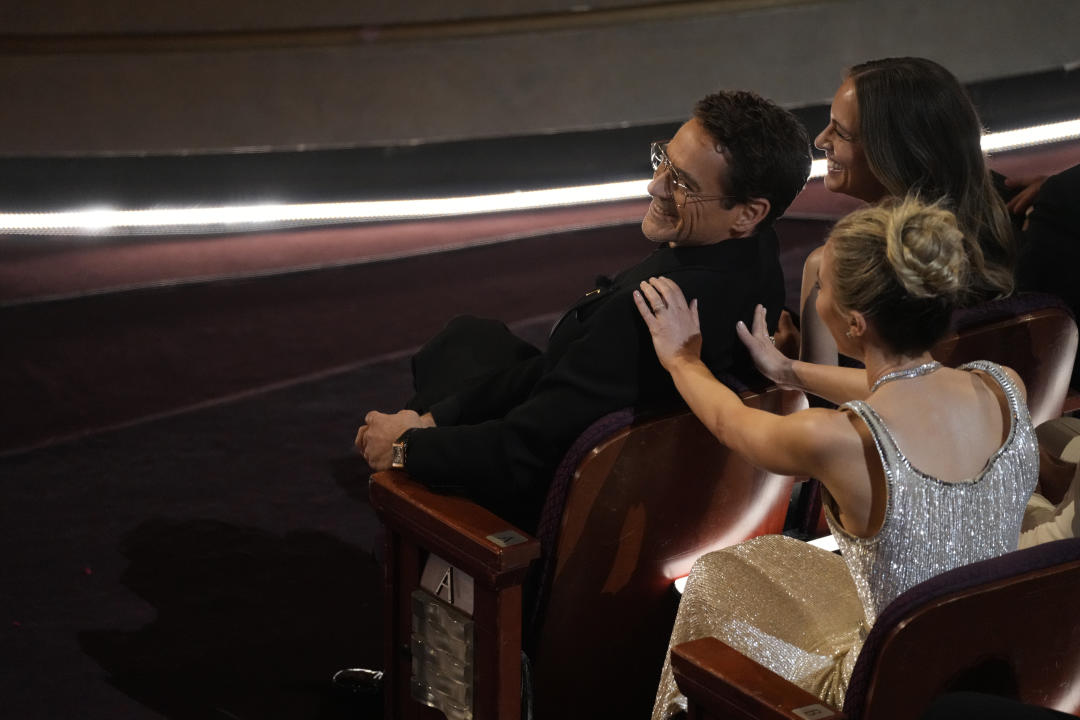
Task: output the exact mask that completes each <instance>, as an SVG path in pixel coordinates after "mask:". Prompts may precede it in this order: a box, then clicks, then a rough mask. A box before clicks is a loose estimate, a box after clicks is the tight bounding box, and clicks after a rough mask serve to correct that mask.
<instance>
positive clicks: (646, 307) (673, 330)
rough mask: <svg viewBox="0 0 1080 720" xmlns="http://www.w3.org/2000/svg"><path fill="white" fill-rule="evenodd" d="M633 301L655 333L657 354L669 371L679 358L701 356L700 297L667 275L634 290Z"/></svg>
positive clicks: (680, 359) (653, 333)
mask: <svg viewBox="0 0 1080 720" xmlns="http://www.w3.org/2000/svg"><path fill="white" fill-rule="evenodd" d="M634 304H635V305H637V309H638V312H640V313H641V317H642V318H644V319H645V324H646V325H647V326H648V327H649V334H650V335H652V341H653V347H654V348H655V349H656V356H657V358H659V360H660V364H661V365H663V366H664V367H665V368H666V369H667V370H668V371H671V370H673V369H674V367H675V366H676V365H678V364H679V362H682V361H695V360H700V359H701V323H700V321H699V319H698V309H697V300H696V299H695V300H691V301H690V302H689V303H687V302H686V296H685V295H683V292H682V290H681V289H680V288H679V286H678V285H676V284H675V282H674V281H672V280H670V279H668V278H666V277H658V278H656V277H654V278H649V279H648V281H646V282H642V283H641V285H640V287H639V289H638V290H635V291H634Z"/></svg>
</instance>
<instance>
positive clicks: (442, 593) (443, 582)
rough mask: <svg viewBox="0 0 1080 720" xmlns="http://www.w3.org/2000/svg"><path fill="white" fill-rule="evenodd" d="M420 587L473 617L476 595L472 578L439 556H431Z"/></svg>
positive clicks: (426, 563) (421, 578)
mask: <svg viewBox="0 0 1080 720" xmlns="http://www.w3.org/2000/svg"><path fill="white" fill-rule="evenodd" d="M420 587H422V588H424V589H425V590H427V591H428V592H429V593H431V594H432V595H434V596H435V597H437V598H439V599H440V600H442V601H443V602H446V603H449V604H450V605H453V606H454V607H456V608H457V609H459V610H461V611H462V612H464V613H466V614H467V615H472V612H473V595H474V587H473V579H472V577H471V576H470V575H469V574H468V573H466V572H462V571H461V570H459V569H457V568H456V567H454V566H453V565H451V564H450V563H448V562H446V561H445V560H443V559H442V558H441V557H439V556H438V555H429V556H428V559H427V562H425V563H424V571H423V574H422V575H421V577H420Z"/></svg>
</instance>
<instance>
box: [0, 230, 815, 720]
mask: <svg viewBox="0 0 1080 720" xmlns="http://www.w3.org/2000/svg"><path fill="white" fill-rule="evenodd" d="M820 226H821V224H820V223H817V224H815V223H810V224H808V225H807V226H806V227H805V228H801V229H800V227H799V226H797V225H792V226H789V227H788V229H787V232H788V234H787V236H786V238H785V239H786V240H787V242H785V268H787V269H789V274H790V273H791V270H790V269H791V268H793V267H799V266H800V265H801V262H802V257H804V256H805V253H806V251H807V250H808V249H809V247H810V246H812V244H813V240H814V239H816V237H817V236H818V235H819V233H820ZM639 237H640V236H639ZM791 238H794V241H791ZM624 242H625V240H624V237H622V236H620V235H619V233H617V232H615V231H613V230H610V229H609V230H605V231H603V232H600V233H599V234H589V232H585V231H583V232H580V233H573V234H568V235H566V236H562V237H561V238H559V239H558V241H557V242H556V241H551V240H550V239H549V240H548V241H547V242H545V241H544V240H538V239H530V240H527V241H517V242H514V243H507V244H504V245H502V246H498V247H491V248H474V249H470V250H465V251H456V252H454V253H445V254H442V255H437V256H436V255H432V256H424V257H420V258H415V259H413V260H411V261H395V262H392V263H378V264H372V265H370V266H366V267H361V266H357V267H354V268H338V269H331V270H327V271H325V272H320V273H305V274H301V275H285V276H281V277H267V278H260V279H252V280H244V281H228V282H224V283H222V284H218V285H212V286H192V287H190V288H184V287H175V288H161V289H156V290H146V291H140V292H137V293H134V294H132V293H128V294H125V295H124V297H123V298H120V297H119V296H111V297H110V296H91V297H88V298H85V299H83V300H81V301H80V300H69V301H65V304H63V306H61V305H56V304H49V307H48V308H45V307H44V306H43V307H35V306H34V305H33V304H25V305H20V306H18V307H16V308H0V321H4V322H5V323H6V326H7V328H8V329H9V330H10V329H11V328H18V329H21V331H22V332H24V333H26V334H25V335H24V336H22V337H20V335H19V334H14V335H12V334H8V335H7V337H9V338H10V337H14V338H16V340H17V342H16V343H15V344H8V345H7V349H6V351H5V352H3V353H0V356H3V357H0V360H4V362H3V366H4V367H6V368H9V369H11V368H14V369H15V370H17V371H18V372H17V374H16V375H15V376H12V375H9V376H8V377H7V378H5V379H4V383H5V387H6V388H7V389H8V390H10V392H9V393H8V395H7V397H6V399H5V400H6V405H7V408H6V410H5V418H4V420H5V422H4V427H5V432H6V433H8V438H7V442H6V443H0V447H7V448H9V451H8V454H6V455H4V456H0V497H2V498H3V500H2V502H0V538H2V539H3V545H2V547H3V548H4V550H5V554H4V561H3V563H2V564H0V667H3V668H4V672H3V673H0V716H2V717H4V718H17V719H24V718H25V719H29V720H34V719H37V718H76V717H78V718H95V719H96V718H132V719H134V720H142V719H144V718H145V719H150V718H171V719H174V720H176V719H187V718H191V719H196V718H211V719H214V720H217V719H219V718H220V719H222V720H224V719H236V718H241V719H243V720H248V719H251V720H255V719H260V720H261V719H274V718H282V719H283V720H284V719H289V720H299V719H302V718H303V719H306V718H317V719H325V720H337V718H345V717H350V718H358V717H361V718H362V717H375V716H377V715H378V714H379V702H378V699H377V698H375V699H365V698H349V697H344V696H341V695H338V694H335V692H334V690H333V689H332V688H331V686H330V684H329V677H330V675H331V673H332V672H333V671H334V670H336V669H338V668H340V667H344V666H349V665H363V666H371V667H379V666H380V665H381V650H382V649H381V623H380V611H381V578H380V573H379V568H378V566H377V564H376V562H375V560H374V559H373V556H372V552H373V549H374V547H375V545H376V542H377V539H376V538H377V521H376V519H375V517H374V514H373V512H372V510H371V508H370V507H369V505H368V503H367V483H366V476H367V468H366V466H365V465H364V464H363V462H362V461H361V460H359V459H358V458H357V457H356V456H355V455H353V454H352V451H351V446H352V439H353V433H354V432H355V430H356V427H357V426H358V425H359V424H360V422H361V419H362V415H363V413H364V412H365V411H366V410H369V409H373V408H378V409H386V410H392V409H396V408H397V407H399V406H400V405H401V403H402V402H403V401H404V400H405V399H406V398H407V397H408V395H409V394H410V393H409V390H410V388H409V383H410V379H409V368H408V360H407V358H408V356H409V354H410V349H411V348H412V347H415V345H416V344H417V343H418V342H420V341H421V340H422V338H423V337H426V336H427V335H430V334H431V333H432V332H433V331H434V330H435V329H437V328H438V327H439V326H441V325H442V323H443V322H444V321H445V320H446V319H448V318H449V317H450V316H452V315H453V314H456V313H458V312H462V311H472V312H477V313H481V314H487V315H492V316H496V317H502V318H504V319H507V320H510V321H513V322H512V323H511V324H512V327H513V328H514V329H515V331H517V332H519V333H520V334H522V335H524V336H525V337H527V338H528V339H530V340H532V341H533V342H537V343H542V342H543V339H544V337H545V335H546V332H547V329H548V328H549V327H550V326H551V323H552V322H553V320H554V319H555V317H557V315H553V314H552V313H554V312H555V311H557V310H558V309H559V308H561V307H564V306H565V305H567V304H569V302H570V301H572V300H573V298H574V296H575V295H576V294H577V292H579V291H580V290H581V289H582V288H583V287H587V286H588V284H589V282H590V281H591V279H592V277H593V275H595V273H597V272H604V271H607V272H611V271H614V270H617V269H619V268H620V267H624V266H626V265H629V264H630V263H631V262H632V261H633V259H632V258H633V257H637V256H639V255H640V254H643V252H647V251H648V246H647V245H641V246H640V247H639V246H632V248H629V249H628V248H626V247H624V246H623V245H622V243H624ZM613 250H615V251H613ZM627 255H631V256H632V258H631V259H627V257H626V256H627ZM420 270H422V271H423V272H422V273H421V272H420ZM789 280H791V278H790V277H789ZM797 282H798V280H797V277H796V278H795V281H794V287H796V288H797ZM789 284H792V283H790V282H789ZM380 293H381V294H380ZM378 298H381V299H382V301H381V302H376V300H377V299H378ZM344 299H348V303H344ZM335 308H338V309H339V310H340V312H338V313H337V314H333V313H332V311H333V310H334V309H335ZM35 313H37V315H35ZM328 313H330V314H329V315H328ZM365 316H369V317H371V318H372V324H371V326H370V327H365V326H363V325H361V324H360V323H359V322H358V321H359V319H361V318H363V317H365ZM61 321H62V322H61ZM50 322H53V323H54V324H52V325H50V324H49V323H50ZM117 338H126V339H125V340H124V341H123V343H122V344H120V345H118V344H117V343H118V342H119V341H118V340H117ZM23 339H25V345H21V346H20V345H19V343H20V342H22V341H23ZM96 339H100V341H98V340H96ZM5 357H6V360H5ZM163 359H164V360H163ZM343 364H345V365H347V367H348V369H346V370H344V371H337V372H334V371H333V368H335V367H340V366H341V365H343ZM320 373H321V375H320ZM305 374H307V378H308V379H306V380H302V381H296V378H297V377H303V376H304V375H305ZM20 378H22V379H21V380H20ZM275 382H277V383H279V384H280V386H279V387H278V388H277V389H271V390H262V391H252V390H253V388H255V389H257V388H259V387H264V388H265V387H266V386H267V385H272V384H273V383H275ZM20 383H23V384H26V385H32V387H26V388H23V391H22V392H16V390H18V388H19V386H20ZM94 383H96V385H95V384H94ZM289 383H292V384H289ZM129 384H130V385H134V386H135V388H134V389H133V390H132V391H131V392H128V393H123V392H118V390H117V389H118V388H123V387H125V386H126V385H129ZM221 398H225V401H222V400H221ZM16 399H18V400H19V403H16V402H15V400H16ZM202 401H209V403H210V404H205V405H203V406H201V407H196V408H195V409H189V410H186V411H182V412H179V410H182V408H183V407H184V406H185V404H187V405H190V403H192V402H202ZM139 418H144V419H143V420H141V421H140V420H139ZM116 423H120V424H119V425H116V426H114V427H113V429H107V428H108V426H110V425H114V424H116ZM101 428H106V429H104V430H102V429H101ZM71 432H83V433H89V434H84V435H71V436H69V437H68V439H66V440H63V441H61V442H54V443H52V444H48V445H45V446H44V447H40V448H38V449H34V450H25V451H17V450H14V448H17V447H19V446H20V445H25V444H28V443H31V444H32V443H34V442H38V441H41V440H42V438H47V437H48V436H49V434H50V433H52V434H58V435H64V434H67V433H71ZM20 433H21V434H20ZM13 436H17V437H19V438H22V442H12V437H13Z"/></svg>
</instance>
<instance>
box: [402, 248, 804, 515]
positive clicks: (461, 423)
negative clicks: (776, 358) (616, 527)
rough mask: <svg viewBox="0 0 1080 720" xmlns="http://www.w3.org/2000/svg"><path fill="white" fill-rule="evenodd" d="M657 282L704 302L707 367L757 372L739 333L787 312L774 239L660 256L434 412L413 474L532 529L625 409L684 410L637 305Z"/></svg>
mask: <svg viewBox="0 0 1080 720" xmlns="http://www.w3.org/2000/svg"><path fill="white" fill-rule="evenodd" d="M660 275H664V276H666V277H669V278H671V279H672V280H674V281H675V282H676V283H678V285H679V286H680V287H681V288H682V290H683V292H684V293H685V294H686V296H687V299H688V300H689V299H693V298H697V299H698V309H699V314H700V318H701V328H702V337H703V349H702V357H703V359H704V361H705V363H706V364H707V365H708V367H709V368H710V369H711V370H712V371H713V372H714V373H719V372H722V371H731V372H735V374H736V375H739V374H745V373H750V372H752V364H751V363H750V360H749V356H748V354H747V353H746V350H745V348H744V347H743V346H742V343H741V342H740V341H739V340H738V337H737V336H736V334H735V323H736V321H738V320H743V321H745V322H746V323H747V324H749V323H750V321H751V319H752V317H753V310H754V306H755V305H756V304H757V303H761V304H763V305H765V307H766V308H768V310H769V318H770V327H775V323H776V318H777V317H778V316H779V313H780V309H781V306H782V305H783V302H784V281H783V274H782V271H781V268H780V261H779V250H778V242H777V238H776V235H775V233H774V232H773V231H772V230H767V231H765V232H763V233H761V234H759V235H757V236H754V237H750V238H739V239H730V240H725V241H723V242H720V243H716V244H713V245H706V246H700V247H685V248H669V247H666V246H663V247H660V248H657V249H656V250H655V251H654V252H653V253H652V254H651V255H649V256H648V257H647V258H645V260H643V261H642V262H641V263H639V264H638V265H635V266H634V267H632V268H630V269H628V270H625V271H624V272H622V273H620V274H619V275H617V276H616V277H615V278H614V280H613V281H612V282H611V283H610V284H609V285H606V286H602V287H598V288H596V289H595V290H592V291H590V292H589V293H587V294H586V295H585V296H584V297H582V298H581V299H580V300H579V301H578V302H577V303H576V304H575V305H574V306H573V307H571V308H570V310H568V311H567V312H566V314H565V315H563V317H562V318H561V319H560V320H559V322H558V323H557V324H556V326H555V327H554V329H553V330H552V333H551V337H550V339H549V344H548V348H547V351H546V352H544V353H543V354H541V355H538V356H536V357H533V358H530V359H528V360H525V361H522V362H520V363H518V364H516V365H514V366H512V367H510V368H508V369H506V370H504V371H502V372H499V373H496V374H494V375H492V376H490V377H489V378H487V379H486V381H485V382H483V383H480V384H478V385H475V386H472V387H470V388H468V389H466V390H464V391H462V392H461V393H458V394H457V395H454V396H452V397H450V398H447V399H446V400H444V401H442V402H440V403H437V404H436V405H434V406H433V407H432V408H431V412H432V415H433V416H434V418H435V421H436V423H437V425H438V426H437V427H434V428H427V429H421V430H416V431H415V432H413V433H412V435H411V437H410V440H409V447H408V460H407V465H406V468H407V470H408V471H409V474H410V475H412V476H413V477H414V478H416V479H418V480H420V481H421V482H423V483H425V484H426V485H428V486H429V487H432V488H435V489H442V490H446V491H450V492H457V493H460V494H464V495H467V496H469V497H471V498H473V499H475V500H477V501H478V502H479V503H480V504H482V505H484V506H486V507H488V508H489V509H491V510H493V511H495V512H496V513H497V514H499V515H500V516H501V517H504V518H506V519H507V520H508V521H510V522H513V523H514V524H516V525H518V526H520V527H522V528H524V529H525V530H528V531H534V530H535V528H536V525H537V521H538V519H539V518H538V516H539V512H540V509H541V508H542V506H543V502H544V497H545V494H546V491H547V487H548V484H549V483H550V481H551V476H552V473H553V472H554V469H555V467H556V466H557V465H558V463H559V461H560V460H561V458H562V456H563V454H564V453H565V452H566V450H567V449H568V448H569V447H570V445H571V444H572V443H573V442H574V440H575V439H576V438H577V436H578V435H579V434H581V432H582V431H583V430H584V429H585V428H587V427H588V426H589V425H590V424H591V423H592V422H593V421H595V420H597V419H598V418H600V417H602V416H604V415H606V414H607V413H609V412H613V411H615V410H618V409H621V408H624V407H631V406H632V407H649V408H655V407H663V406H670V405H674V404H676V403H677V402H678V401H679V397H678V393H677V392H676V390H675V386H674V383H673V382H672V380H671V377H670V375H669V374H668V373H667V371H665V370H664V369H663V367H662V366H661V365H660V363H659V361H658V360H657V359H656V353H655V351H654V350H653V346H652V340H651V338H650V336H649V331H648V328H647V327H646V325H645V322H644V320H642V318H641V316H640V315H639V313H638V310H637V307H636V306H635V305H634V301H633V297H632V293H633V291H634V290H635V289H636V288H637V287H638V283H640V282H641V281H642V280H646V279H648V278H649V277H652V276H660Z"/></svg>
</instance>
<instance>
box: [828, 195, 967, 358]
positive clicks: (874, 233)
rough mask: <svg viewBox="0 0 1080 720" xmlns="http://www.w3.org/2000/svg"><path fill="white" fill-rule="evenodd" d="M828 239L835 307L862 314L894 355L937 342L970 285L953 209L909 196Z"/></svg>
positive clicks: (862, 215)
mask: <svg viewBox="0 0 1080 720" xmlns="http://www.w3.org/2000/svg"><path fill="white" fill-rule="evenodd" d="M829 240H830V242H831V243H832V252H833V275H834V277H833V278H832V283H833V287H834V288H835V292H834V296H835V298H836V303H837V305H839V306H840V307H842V308H846V309H849V310H858V311H859V312H861V313H862V314H863V315H864V316H866V318H867V319H868V320H870V321H871V322H873V324H874V328H875V330H877V332H878V334H879V335H880V336H881V338H882V339H883V340H884V341H885V342H886V343H887V344H888V345H889V346H890V348H891V349H892V350H893V351H894V352H897V353H905V354H908V353H921V352H923V351H925V350H928V349H930V348H931V347H933V345H934V343H936V342H937V341H938V340H940V339H941V337H942V336H943V335H944V334H945V332H946V331H947V330H948V328H949V320H950V318H951V316H952V311H953V310H954V309H955V308H956V307H957V306H958V305H959V304H960V301H961V299H962V298H963V297H964V296H965V294H966V292H967V288H968V282H969V281H970V270H969V265H968V259H967V253H966V252H965V241H964V234H963V232H961V231H960V229H959V227H958V226H957V222H956V216H955V215H954V214H953V213H952V212H951V211H949V210H947V209H945V208H944V207H943V206H942V205H941V203H940V202H938V203H933V204H929V205H928V204H926V203H924V202H922V201H921V200H919V199H918V198H915V197H907V198H904V199H902V200H899V201H892V202H885V203H883V204H880V205H876V206H873V207H868V208H865V209H863V210H857V211H855V212H853V213H851V214H850V215H848V216H847V217H845V218H843V219H842V220H840V221H839V222H838V223H837V224H836V227H834V228H833V230H832V232H831V233H830V235H829Z"/></svg>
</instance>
